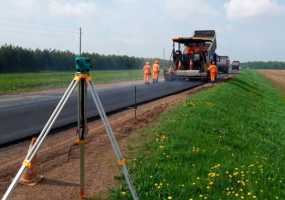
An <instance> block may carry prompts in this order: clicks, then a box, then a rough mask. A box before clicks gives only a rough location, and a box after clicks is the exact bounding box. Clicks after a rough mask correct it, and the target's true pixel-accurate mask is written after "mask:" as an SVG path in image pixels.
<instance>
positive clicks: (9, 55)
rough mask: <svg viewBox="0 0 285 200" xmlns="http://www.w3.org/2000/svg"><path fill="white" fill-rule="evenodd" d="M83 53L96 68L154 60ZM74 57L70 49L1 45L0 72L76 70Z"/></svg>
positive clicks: (132, 65) (135, 65)
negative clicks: (59, 49)
mask: <svg viewBox="0 0 285 200" xmlns="http://www.w3.org/2000/svg"><path fill="white" fill-rule="evenodd" d="M82 55H83V56H88V57H90V58H91V60H92V64H93V66H94V70H123V69H139V68H141V67H142V66H143V63H144V62H145V61H150V62H152V61H153V59H146V58H138V57H129V56H125V55H123V56H120V55H100V54H98V53H83V54H82ZM74 57H75V54H74V53H72V52H70V51H58V50H40V49H36V50H32V49H25V48H22V47H15V46H11V45H5V46H2V47H0V73H8V72H9V73H10V72H37V71H67V70H74ZM165 64H167V61H162V65H165Z"/></svg>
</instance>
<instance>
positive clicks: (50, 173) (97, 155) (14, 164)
mask: <svg viewBox="0 0 285 200" xmlns="http://www.w3.org/2000/svg"><path fill="white" fill-rule="evenodd" d="M212 86H213V85H211V84H206V85H204V86H200V87H197V88H195V89H193V90H190V91H186V92H184V93H180V94H178V95H173V96H169V97H167V98H164V99H161V100H157V101H154V102H151V103H148V104H145V105H142V106H140V107H139V108H138V111H137V119H136V120H135V119H134V111H133V110H128V111H125V112H121V113H118V114H115V115H112V116H111V117H110V122H111V124H112V127H113V129H114V131H115V133H116V137H117V139H118V141H119V144H120V146H121V149H122V152H123V154H125V155H128V153H127V146H128V142H129V138H130V137H129V136H130V135H132V136H134V137H136V134H139V133H138V132H137V131H136V130H138V129H141V128H144V127H146V126H147V125H149V124H150V123H152V122H155V120H156V119H158V117H159V115H160V113H162V112H164V111H166V110H168V109H170V108H171V107H173V106H175V105H178V104H180V103H182V102H184V101H185V100H186V98H187V97H189V96H190V95H192V94H193V93H196V92H197V91H200V90H203V89H206V88H209V87H212ZM75 131H76V130H75V128H73V129H70V130H67V131H62V132H60V133H58V134H55V135H50V136H49V137H48V138H47V140H46V141H45V144H44V146H43V147H42V149H41V151H40V153H39V154H38V156H37V160H38V163H40V164H39V172H40V174H43V175H44V176H45V179H44V180H43V181H42V182H41V183H40V184H39V185H37V186H34V187H27V186H22V185H18V186H17V188H16V190H15V192H14V193H13V195H12V199H16V200H18V199H21V200H25V199H45V200H46V199H78V194H79V149H78V146H73V145H72V144H73V143H74V141H75V140H76V136H75ZM28 145H29V142H28V141H27V142H23V143H20V144H17V145H13V146H9V147H7V148H4V149H0V157H1V161H0V196H1V195H2V194H3V192H4V190H5V188H6V187H7V186H8V184H9V183H10V181H11V179H12V177H13V176H14V175H15V173H16V171H17V169H18V167H19V166H20V164H21V161H22V159H23V158H24V156H25V154H26V152H27V148H28ZM128 159H130V158H128ZM118 174H119V170H118V167H117V165H116V162H115V157H114V154H113V152H112V148H111V145H110V143H109V141H108V138H107V136H106V134H105V131H104V129H103V127H102V125H101V123H100V122H99V121H95V122H92V123H89V135H88V137H87V144H86V192H87V196H94V194H98V193H104V192H106V191H108V190H109V189H110V188H112V187H114V186H116V184H118V182H117V181H116V179H115V178H114V177H115V176H117V175H118Z"/></svg>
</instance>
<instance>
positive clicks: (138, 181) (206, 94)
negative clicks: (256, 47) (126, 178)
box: [112, 71, 285, 200]
mask: <svg viewBox="0 0 285 200" xmlns="http://www.w3.org/2000/svg"><path fill="white" fill-rule="evenodd" d="M139 133H140V134H139V136H138V137H137V138H136V139H133V141H132V142H130V143H131V144H130V151H131V153H130V154H129V157H133V158H134V157H135V159H132V160H131V161H130V162H129V166H130V169H131V172H132V175H133V178H134V182H135V185H136V188H137V191H138V193H139V196H140V199H143V200H156V199H157V200H164V199H166V200H171V199H175V200H190V199H194V200H196V199H212V200H218V199H226V200H228V199H229V200H231V199H262V200H266V199H267V200H273V199H285V165H284V163H285V97H284V95H282V93H281V92H280V91H279V90H278V89H275V88H273V86H272V85H271V83H270V82H269V81H268V80H265V79H264V78H263V77H261V76H259V75H257V73H256V72H254V71H244V72H243V73H242V74H241V75H239V76H238V77H237V78H235V79H234V80H232V81H229V82H227V83H224V84H221V85H218V86H217V87H214V88H212V89H208V90H205V91H203V92H200V93H198V94H196V95H194V96H193V97H190V98H189V99H188V100H187V102H186V103H185V104H183V105H181V106H178V107H176V108H173V109H171V110H170V111H168V112H166V113H163V114H162V116H161V118H160V119H159V120H158V121H157V122H155V123H154V124H153V125H152V126H151V127H149V128H146V129H144V130H141V131H140V132H139ZM134 155H135V156H134ZM112 198H113V199H131V198H130V194H129V192H128V190H127V189H126V188H125V187H124V186H122V188H119V189H117V190H115V191H113V192H112Z"/></svg>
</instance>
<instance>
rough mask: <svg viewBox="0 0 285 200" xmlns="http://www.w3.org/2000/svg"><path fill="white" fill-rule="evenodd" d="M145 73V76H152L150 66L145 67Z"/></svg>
mask: <svg viewBox="0 0 285 200" xmlns="http://www.w3.org/2000/svg"><path fill="white" fill-rule="evenodd" d="M143 71H144V74H151V70H150V65H144V67H143Z"/></svg>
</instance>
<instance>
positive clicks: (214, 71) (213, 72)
mask: <svg viewBox="0 0 285 200" xmlns="http://www.w3.org/2000/svg"><path fill="white" fill-rule="evenodd" d="M208 71H209V75H210V80H211V82H215V81H216V79H217V76H218V68H217V65H216V64H215V62H214V61H211V64H210V66H209V68H208Z"/></svg>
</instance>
